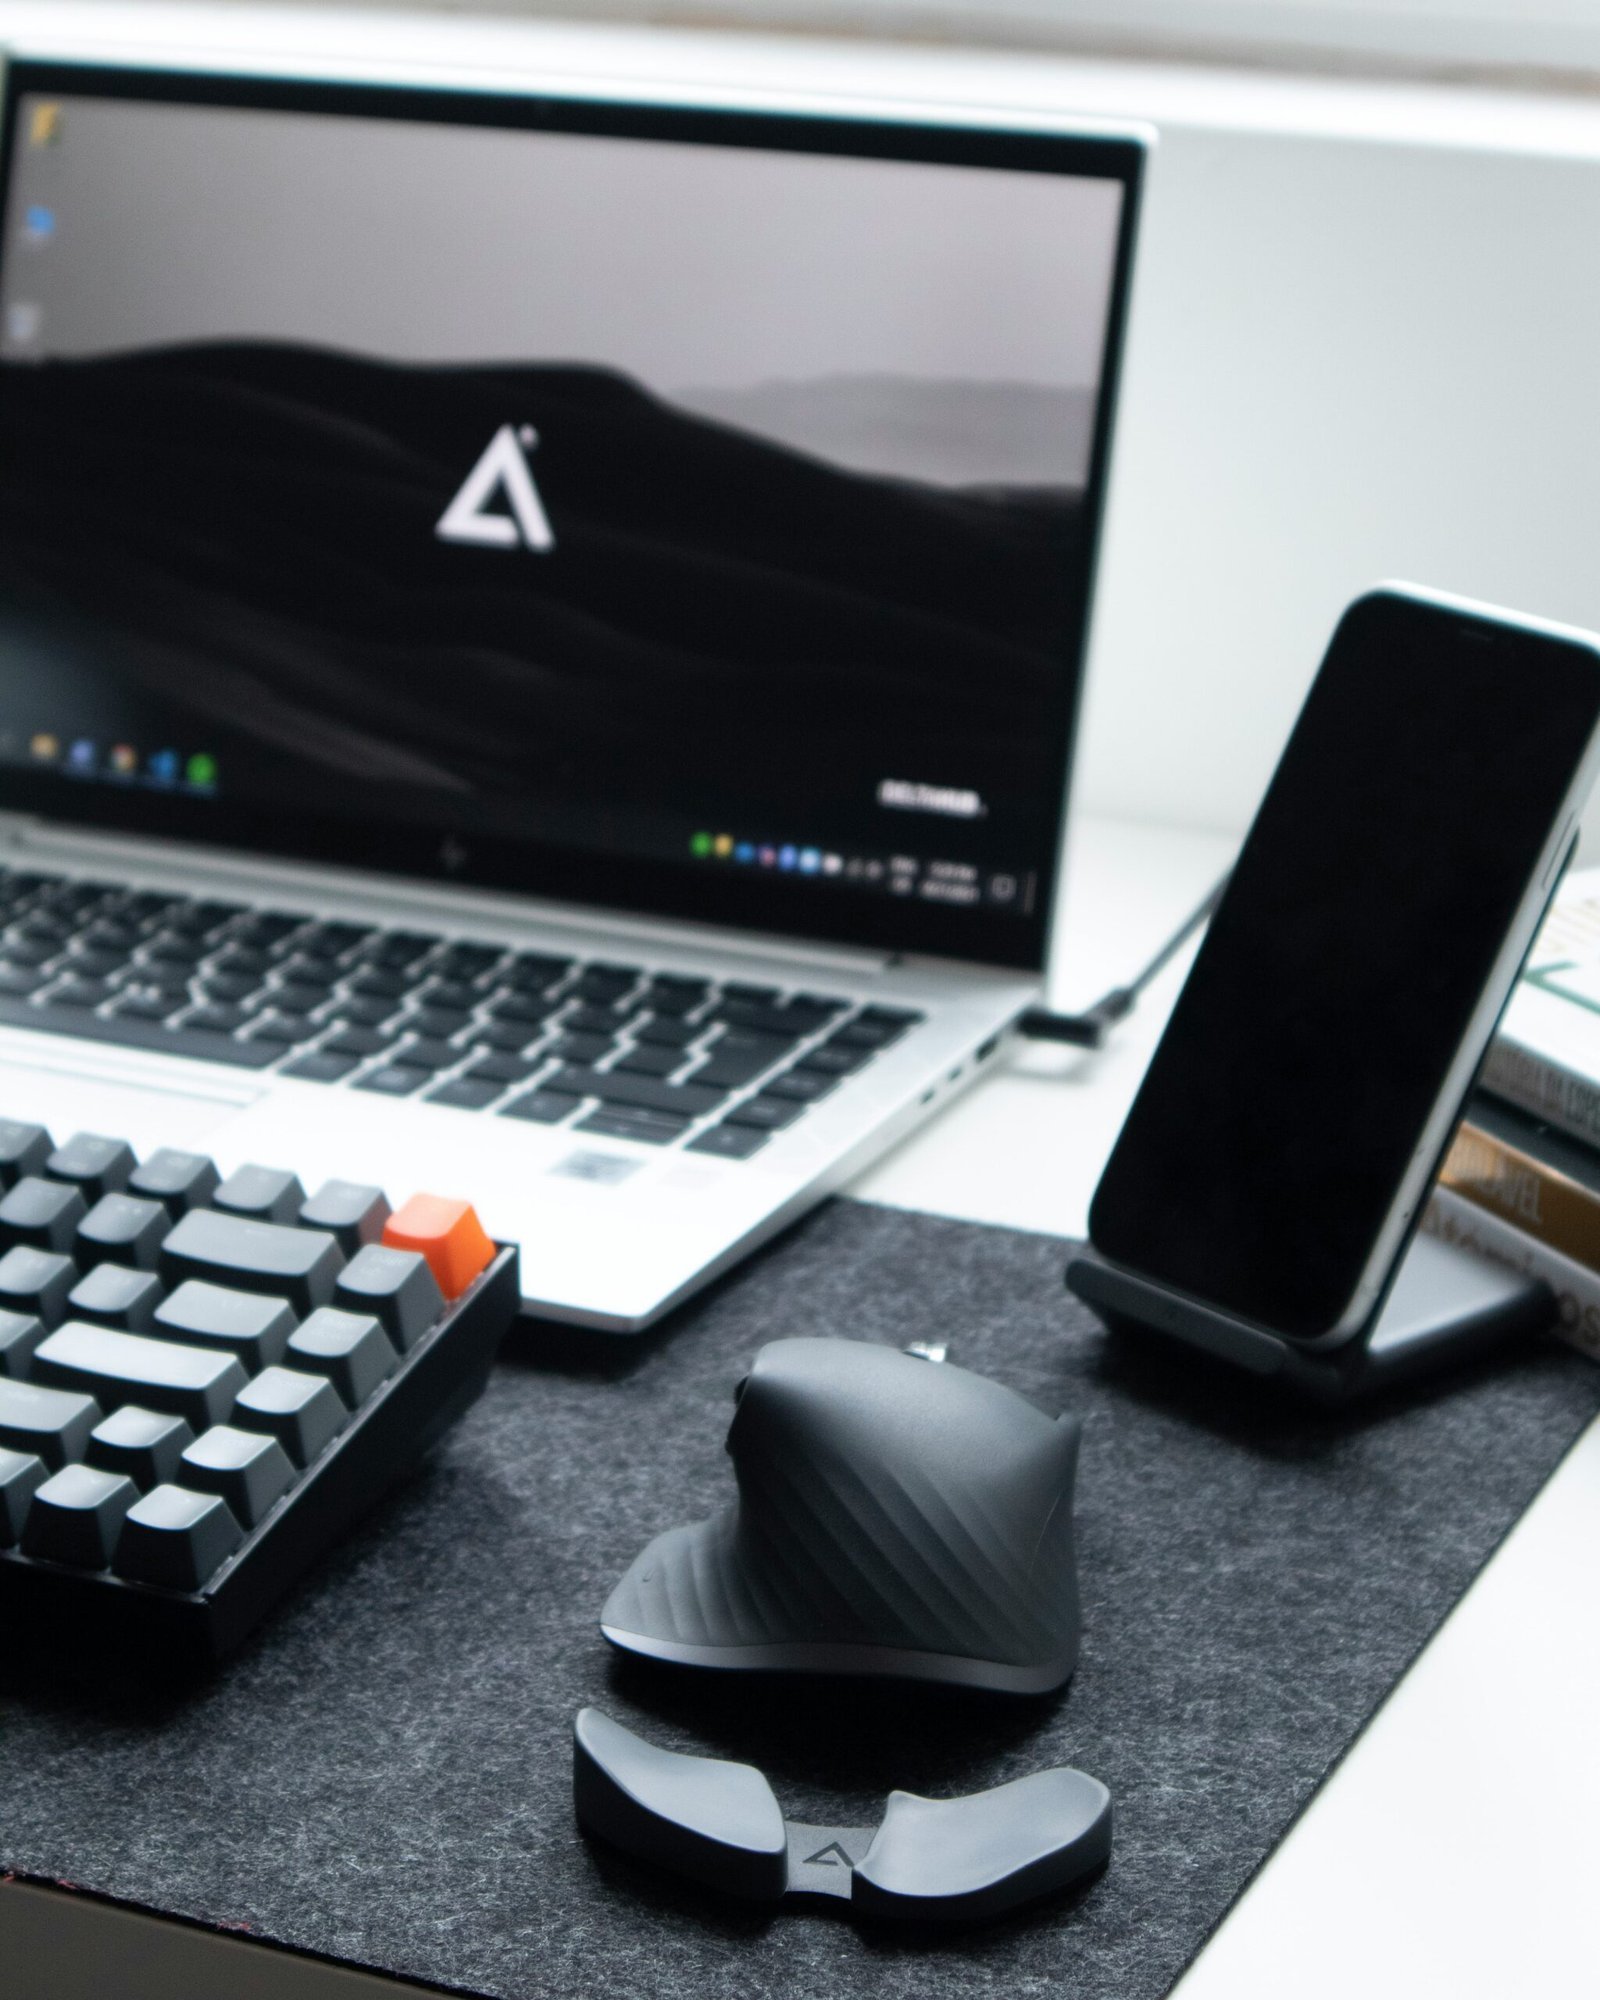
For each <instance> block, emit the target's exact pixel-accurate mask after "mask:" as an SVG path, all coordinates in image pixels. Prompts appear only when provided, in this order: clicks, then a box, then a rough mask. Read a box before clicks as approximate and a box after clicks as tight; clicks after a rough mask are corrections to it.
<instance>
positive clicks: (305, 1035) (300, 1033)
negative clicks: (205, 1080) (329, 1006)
mask: <svg viewBox="0 0 1600 2000" xmlns="http://www.w3.org/2000/svg"><path fill="white" fill-rule="evenodd" d="M321 1033H322V1028H321V1025H320V1024H319V1023H318V1022H316V1021H313V1020H312V1019H311V1018H310V1016H309V1015H307V1014H277V1013H271V1012H268V1013H265V1014H259V1015H257V1017H256V1019H255V1021H254V1022H253V1023H252V1025H251V1026H250V1028H249V1030H248V1031H247V1033H246V1036H245V1040H244V1042H243V1044H240V1043H237V1042H235V1043H234V1044H233V1046H234V1047H235V1048H238V1047H241V1046H243V1047H246V1048H253V1049H258V1050H259V1051H260V1055H261V1062H260V1063H259V1064H258V1065H257V1067H258V1068H261V1067H264V1066H265V1065H266V1064H267V1063H270V1062H276V1061H277V1059H278V1057H279V1056H280V1055H282V1053H283V1051H284V1050H285V1049H286V1048H293V1047H294V1046H295V1045H296V1044H297V1043H300V1042H309V1041H310V1040H311V1039H312V1037H313V1036H315V1035H320V1034H321Z"/></svg>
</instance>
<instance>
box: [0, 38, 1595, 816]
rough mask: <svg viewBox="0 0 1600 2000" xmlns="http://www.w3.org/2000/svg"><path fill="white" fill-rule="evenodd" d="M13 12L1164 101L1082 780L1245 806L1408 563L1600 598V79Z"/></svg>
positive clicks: (411, 47)
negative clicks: (1344, 624)
mask: <svg viewBox="0 0 1600 2000" xmlns="http://www.w3.org/2000/svg"><path fill="white" fill-rule="evenodd" d="M0 39H4V40H8V41H12V42H15V43H18V44H22V45H29V46H40V47H45V46H48V47H55V48H62V49H67V48H70V49H73V50H74V51H77V50H86V49H91V48H92V49H95V50H97V51H98V50H104V51H106V52H112V51H113V50H116V51H118V52H123V51H126V50H127V49H129V48H139V49H143V50H156V49H159V50H161V51H162V52H164V53H168V54H170V53H173V52H181V53H183V54H184V55H185V56H187V57H191V58H193V59H197V60H208V59H209V60H214V59H216V58H217V57H219V56H225V57H226V58H227V59H229V60H248V61H254V62H258V63H266V64H269V65H272V66H277V65H280V64H289V63H293V64H295V65H297V66H310V67H312V68H328V69H331V70H340V69H344V70H348V69H349V68H351V67H352V66H353V65H364V64H369V63H374V62H376V61H378V60H379V59H380V58H381V61H382V63H383V65H384V66H385V67H386V68H388V69H391V70H393V69H399V70H401V71H403V72H405V73H410V74H415V73H416V72H417V70H418V69H419V68H421V69H423V70H426V71H428V72H430V73H438V74H451V75H460V76H476V77H479V78H482V77H485V76H491V75H492V76H493V77H494V78H495V79H496V80H498V81H501V82H505V81H508V80H512V79H515V78H518V77H521V76H527V77H528V78H530V79H533V78H543V79H545V80H546V81H548V80H549V79H550V78H551V77H552V76H553V75H555V76H586V77H612V78H618V79H631V80H633V81H635V82H641V81H642V82H644V83H646V84H651V83H657V82H659V83H667V84H672V83H678V84H681V83H682V82H683V81H685V80H692V81H694V82H696V83H700V82H704V83H706V84H707V85H716V86H728V85H735V86H740V87H743V86H747V85H749V86H757V87H764V88H773V89H794V90H814V91H832V92H842V93H846V94H853V95H862V94H875V95H883V96H911V97H920V98H925V99H927V100H929V101H935V102H936V101H954V100H959V101H965V102H978V103H983V102H989V103H1004V104H1010V105H1034V106H1047V107H1049V108H1051V109H1053V110H1056V111H1069V110H1070V111H1083V112H1092V113H1099V114H1115V115H1133V116H1139V117H1142V118H1146V119H1149V120H1151V121H1152V122H1154V123H1155V124H1156V125H1157V126H1158V127H1159V130H1160V145H1159V148H1158V153H1157V157H1156V161H1155V165H1154V171H1153V173H1152V175H1151V180H1150V186H1149V196H1148V201H1147V205H1146V209H1145V222H1144V233H1143V241H1142V244H1141V248H1140V259H1139V268H1138V277H1137V284H1136V290H1135V301H1134V313H1133V322H1132V333H1131V342H1130V348H1129V354H1128V365H1127V369H1126V373H1125V376H1124V395H1123V406H1122V418H1121V425H1120V433H1119V438H1118V446H1117V453H1116V462H1115V470H1114V479H1113V489H1112V506H1111V515H1110V523H1109V533H1108V540H1107V547H1106V560H1105V565H1104V570H1103V576H1102V587H1101V595H1100V604H1099V615H1098V619H1097V626H1096V633H1095V644H1094V654H1093V665H1092V672H1091V678H1090V688H1089V701H1088V710H1087V719H1086V729H1085V735H1084V740H1083V753H1082V763H1081V766H1080V781H1079V793H1078V804H1079V806H1080V807H1087V808H1090V809H1093V810H1098V811H1104V812H1116V813H1123V814H1134V815H1137V816H1140V817H1147V818H1152V819H1162V820H1170V821H1176V822H1181V823H1192V824H1204V825H1210V826H1216V827H1221V828H1238V827H1240V826H1242V825H1243V823H1244V822H1245V821H1246V820H1247V819H1248V817H1249V815H1250V813H1251V811H1252V810H1253V808H1254V804H1255V801H1256V798H1257V796H1258V795H1259V792H1260V789H1261V787H1262V785H1263V784H1264V782H1265V780H1266V777H1267V774H1268V772H1269V771H1270V769H1271V766H1272V763H1273V760H1274V758H1275V757H1276V755H1277V752H1278V749H1279V747H1280V746H1281V743H1282V740H1283V737H1284V734H1285V733H1286V731H1287V729H1288V727H1289V725H1290V722H1291V721H1292V719H1293V716H1294V712H1295V709H1296V707H1297V705H1298V703H1299V700H1300V698H1301V696H1302V695H1303V693H1304V691H1305V687H1306V684H1307V682H1308V681H1309V679H1310V676H1311V673H1312V671H1313V669H1314V667H1315V665H1316V662H1317V659H1318V656H1319V654H1320V651H1321V648H1322V645H1323V643H1324V641H1325V639H1326V636H1327V633H1328V631H1329V629H1330V628H1331V626H1332V623H1333V621H1334V619H1335V617H1336V616H1337V613H1338V611H1339V609H1340V607H1341V606H1342V604H1343V603H1344V602H1345V601H1346V600H1347V599H1348V598H1350V597H1351V596H1353V595H1354V594H1355V593H1356V592H1357V591H1359V590H1360V589H1362V588H1363V587H1364V586H1365V585H1367V584H1369V583H1371V582H1373V581H1374V580H1376V579H1378V578H1380V577H1384V576H1410V577H1413V578H1416V579H1417V580H1419V581H1423V582H1428V583H1432V584H1436V585H1439V586H1441V587H1445V588H1449V589H1454V590H1459V591H1463V592H1466V593H1468V594H1470V595H1474V596H1478V597H1484V598H1489V599H1493V600H1498V601H1500V602H1503V603H1506V604H1510V605H1515V606H1521V607H1523V608H1526V609H1528V610H1531V611H1536V612H1539V613H1541V614H1543V615H1545V616H1548V617H1555V618H1563V619H1570V620H1573V621H1575V622H1578V623H1587V624H1592V625H1594V626H1597V627H1600V562H1597V561H1596V560H1595V555H1594V546H1595V542H1596V531H1597V529H1600V366H1597V365H1596V364H1597V359H1600V104H1595V103H1589V102H1585V101H1584V100H1582V99H1576V98H1573V99H1567V98H1562V97H1558V96H1553V95H1552V96H1547V97H1518V96H1514V95H1510V94H1501V93H1490V92H1487V91H1463V90H1449V89H1446V88H1443V87H1438V88H1433V87H1429V86H1425V85H1417V86H1399V85H1392V84H1391V85H1384V84H1363V83H1356V82H1347V81H1328V80H1322V81H1314V80H1310V79H1292V78H1275V77H1271V76H1265V75H1259V74H1249V73H1245V72H1239V73H1236V74H1234V73H1229V72H1225V71H1204V70H1200V69H1195V70H1190V71H1184V70H1181V69H1176V68H1173V67H1170V66H1160V65H1155V64H1134V63H1091V62H1073V61H1068V60H1065V59H1054V58H1051V59H1045V58H1024V57H1016V56H1006V55H978V54H973V55H966V54H961V53H958V52H952V51H939V52H926V51H917V50H912V49H906V48H899V47H895V48H887V47H873V46H869V45H866V44H849V43H834V44H830V43H826V42H819V41H813V40H804V41H798V40H797V41H794V42H791V43H784V42H781V41H778V40H776V39H774V38H760V37H734V36H724V35H709V34H695V33H692V32H675V31H667V30H661V31H652V30H648V29H607V28H597V27H580V26H572V27H562V26H560V25H550V24H544V25H528V24H512V23H508V22H506V21H505V20H503V19H501V20H499V21H497V22H490V21H482V22H473V21H470V20H465V19H461V18H459V17H452V18H448V19H429V18H426V17H418V16H417V15H414V14H413V15H408V16H406V17H405V18H403V19H399V20H397V19H394V18H385V17H382V16H377V15H374V14H372V13H368V12H362V11H347V12H342V13H337V12H329V11H327V10H317V11H315V12H311V11H306V10H294V9H290V10H284V11H274V10H270V9H256V8H244V7H237V6H227V7H215V6H214V7H205V6H185V5H155V4H150V0H143V3H142V4H138V5H128V4H124V5H114V4H113V5H107V4H103V3H102V4H98V5H93V4H81V0H45V4H41V3H40V0H0ZM1587 846H1588V849H1589V851H1590V852H1591V853H1593V852H1594V851H1596V850H1597V849H1600V807H1597V808H1596V809H1595V811H1593V812H1592V813H1591V815H1590V824H1589V829H1588V839H1587Z"/></svg>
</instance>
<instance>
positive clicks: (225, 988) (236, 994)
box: [190, 972, 261, 1029]
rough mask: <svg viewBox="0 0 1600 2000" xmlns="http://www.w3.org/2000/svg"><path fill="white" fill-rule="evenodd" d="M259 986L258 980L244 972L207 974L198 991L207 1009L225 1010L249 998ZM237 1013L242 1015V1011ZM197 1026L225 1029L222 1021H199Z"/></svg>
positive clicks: (193, 1017)
mask: <svg viewBox="0 0 1600 2000" xmlns="http://www.w3.org/2000/svg"><path fill="white" fill-rule="evenodd" d="M260 984H261V981H260V980H259V979H252V978H251V977H250V975H249V974H248V973H246V972H230V973H210V972H208V973H206V974H205V976H204V977H203V978H202V979H201V980H200V982H199V989H198V990H199V993H200V997H201V999H202V1000H203V1001H204V1002H205V1004H206V1005H207V1006H208V1007H213V1008H226V1007H231V1006H232V1005H233V1003H234V1002H235V1001H237V1000H245V999H248V998H250V996H251V995H253V994H254V993H255V992H256V990H257V988H258V987H259V986H260ZM239 1011H240V1012H241V1013H242V1012H243V1011H244V1010H243V1009H240V1010H239ZM190 1018H191V1020H196V1021H198V1016H194V1015H191V1016H190ZM199 1025H200V1026H201V1027H206V1028H219V1029H223V1028H226V1025H227V1024H226V1023H225V1022H223V1021H199ZM234 1026H235V1027H237V1026H238V1022H235V1023H234Z"/></svg>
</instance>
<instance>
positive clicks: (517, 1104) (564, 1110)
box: [497, 1090, 578, 1125]
mask: <svg viewBox="0 0 1600 2000" xmlns="http://www.w3.org/2000/svg"><path fill="white" fill-rule="evenodd" d="M577 1108H578V1099H577V1098H575V1097H562V1096H558V1095H556V1094H554V1093H553V1092H551V1091H548V1090H530V1091H529V1092H528V1094H527V1096H526V1097H516V1098H513V1099H512V1101H511V1102H510V1103H509V1104H503V1105H502V1106H501V1107H500V1110H499V1112H498V1114H497V1116H499V1117H501V1118H525V1119H527V1120H528V1122H529V1123H530V1124H533V1125H559V1124H560V1122H561V1120H562V1119H563V1118H566V1117H569V1116H570V1115H571V1114H572V1113H573V1112H574V1111H576V1110H577Z"/></svg>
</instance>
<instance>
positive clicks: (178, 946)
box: [139, 931, 206, 965]
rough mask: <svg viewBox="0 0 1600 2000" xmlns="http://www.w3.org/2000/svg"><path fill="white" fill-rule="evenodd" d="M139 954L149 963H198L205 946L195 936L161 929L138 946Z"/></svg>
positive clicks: (202, 956) (203, 955)
mask: <svg viewBox="0 0 1600 2000" xmlns="http://www.w3.org/2000/svg"><path fill="white" fill-rule="evenodd" d="M139 956H140V958H141V959H143V960H145V961H146V962H147V963H148V964H151V965H198V964H199V963H200V961H201V959H203V958H204V957H205V956H206V947H205V945H204V944H202V943H201V942H200V941H199V940H198V939H197V938H191V937H179V936H177V935H175V934H174V933H172V932H170V931H163V932H161V933H160V934H159V935H158V936H156V937H153V938H150V939H148V940H147V941H146V942H145V943H144V944H143V945H142V946H141V947H140V949H139Z"/></svg>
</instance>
